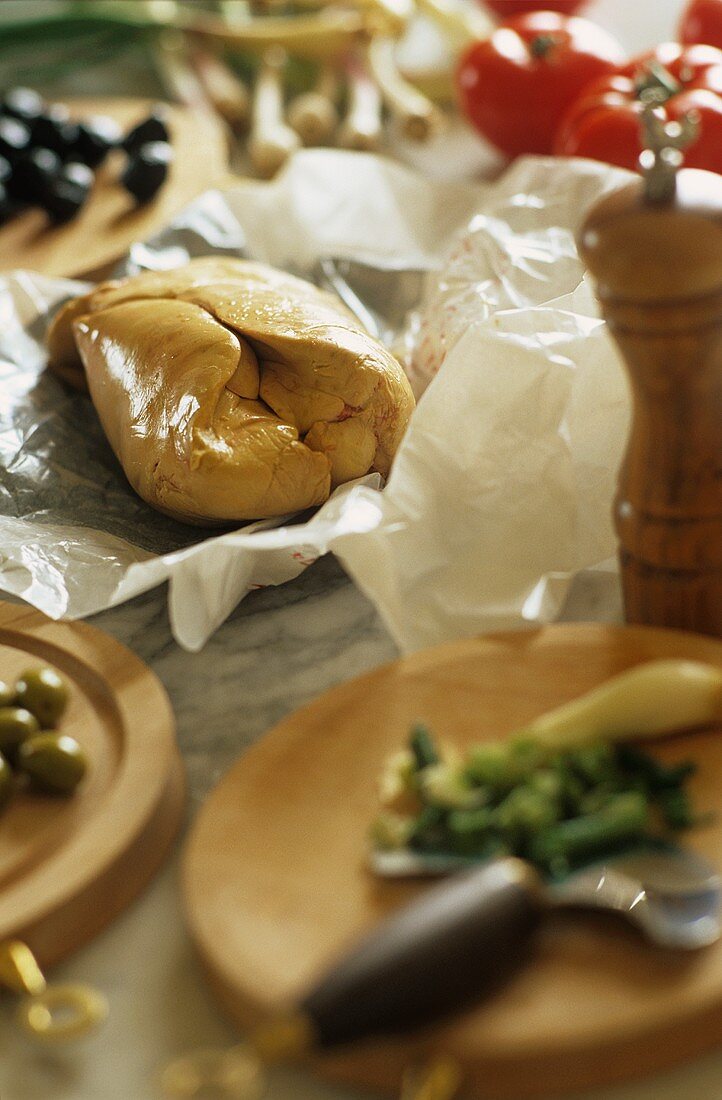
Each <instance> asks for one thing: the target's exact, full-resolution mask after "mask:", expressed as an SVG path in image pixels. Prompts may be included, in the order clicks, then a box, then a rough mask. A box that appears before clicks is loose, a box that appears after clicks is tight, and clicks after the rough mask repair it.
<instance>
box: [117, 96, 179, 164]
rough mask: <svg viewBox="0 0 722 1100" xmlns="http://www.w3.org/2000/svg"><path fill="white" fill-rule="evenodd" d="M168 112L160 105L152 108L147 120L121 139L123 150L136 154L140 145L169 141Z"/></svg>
mask: <svg viewBox="0 0 722 1100" xmlns="http://www.w3.org/2000/svg"><path fill="white" fill-rule="evenodd" d="M167 118H168V111H167V109H166V108H165V107H164V106H163V105H162V104H159V105H158V106H156V107H154V108H153V110H152V111H151V112H150V114H149V115H148V117H147V118H144V119H143V121H142V122H139V123H138V125H137V126H134V127H133V129H132V130H129V131H128V133H127V134H126V135H125V138H124V139H123V148H124V149H125V150H126V152H128V153H136V152H137V151H138V150H139V149H140V147H141V146H142V145H147V144H148V142H150V141H170V132H169V130H168V126H167V122H166V120H167Z"/></svg>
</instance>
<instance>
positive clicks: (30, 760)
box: [18, 732, 88, 794]
mask: <svg viewBox="0 0 722 1100" xmlns="http://www.w3.org/2000/svg"><path fill="white" fill-rule="evenodd" d="M18 765H19V767H20V768H21V769H22V770H23V771H24V772H25V774H26V775H28V776H29V777H30V779H31V780H32V781H33V784H34V785H35V786H36V787H37V788H38V789H39V790H41V791H45V792H46V793H47V794H72V793H73V791H74V790H75V788H76V787H77V786H78V784H79V783H80V781H81V779H82V778H83V776H84V775H85V773H86V771H87V768H88V763H87V760H86V757H85V753H84V752H83V750H82V749H81V747H80V745H79V744H78V742H77V741H76V740H75V738H74V737H68V735H67V734H65V733H52V732H45V733H36V734H35V735H34V736H33V737H29V738H28V740H27V741H23V743H22V745H21V746H20V749H19V750H18Z"/></svg>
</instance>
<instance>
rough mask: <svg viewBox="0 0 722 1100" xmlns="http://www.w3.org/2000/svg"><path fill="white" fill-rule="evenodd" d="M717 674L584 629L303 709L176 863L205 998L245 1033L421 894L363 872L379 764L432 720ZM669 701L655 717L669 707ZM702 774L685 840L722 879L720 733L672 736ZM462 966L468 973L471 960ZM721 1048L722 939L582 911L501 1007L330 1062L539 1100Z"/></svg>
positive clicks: (476, 720) (477, 645) (478, 651)
mask: <svg viewBox="0 0 722 1100" xmlns="http://www.w3.org/2000/svg"><path fill="white" fill-rule="evenodd" d="M673 656H675V657H687V658H693V659H698V660H704V661H711V662H714V663H716V664H718V665H722V643H720V642H717V641H714V640H712V639H706V638H702V637H700V636H696V635H691V634H682V633H676V632H672V631H660V630H651V629H645V628H634V627H629V628H622V627H606V626H597V625H591V624H579V625H568V626H567V625H564V626H551V627H546V628H544V629H540V630H533V631H528V632H526V631H525V632H519V633H514V634H501V635H493V636H488V637H485V638H479V639H476V640H470V641H464V642H455V643H451V644H448V645H444V646H440V647H439V648H436V649H432V650H427V651H425V652H421V653H418V654H415V655H414V656H411V657H409V658H407V659H405V660H401V661H398V662H396V663H394V664H391V665H389V666H387V667H385V668H381V669H379V670H377V671H375V672H372V673H371V674H370V675H367V676H364V677H362V678H361V679H358V680H354V681H352V682H350V683H348V684H345V685H343V686H342V687H339V688H337V689H336V690H334V691H331V692H330V693H328V694H327V695H324V696H322V697H321V698H319V699H318V700H317V701H316V702H314V703H312V704H311V705H310V706H308V707H306V708H305V709H304V710H301V711H298V712H297V713H295V714H293V715H291V716H290V717H289V718H287V719H286V720H285V721H283V722H282V723H281V724H280V725H278V726H277V727H276V728H275V729H274V730H272V731H271V733H269V734H268V736H267V737H265V738H264V739H263V740H262V741H261V742H260V743H259V744H258V745H257V746H255V747H254V748H252V749H251V750H250V751H249V752H248V753H246V755H245V756H244V757H243V758H242V759H241V760H240V761H239V762H238V763H237V764H236V765H235V767H234V768H232V769H231V771H230V772H229V773H228V774H227V775H226V777H225V778H224V779H223V781H222V782H221V783H220V785H219V786H218V787H217V789H216V790H215V792H214V793H213V794H212V795H211V797H210V798H209V799H208V801H207V802H206V804H205V806H204V807H203V809H202V811H201V813H200V815H199V817H198V819H197V821H196V823H195V827H194V829H193V832H192V834H191V837H190V839H189V842H188V847H187V851H186V856H185V864H184V890H185V900H186V907H187V914H188V919H189V923H190V928H191V932H192V935H193V937H194V938H195V941H196V943H197V946H198V948H199V951H200V954H201V957H202V960H203V963H204V965H205V968H206V970H207V973H208V976H209V978H210V981H211V984H212V986H213V989H214V990H215V992H216V994H217V995H218V996H219V998H220V999H221V1001H222V1003H223V1004H224V1006H225V1008H226V1009H227V1010H228V1011H229V1012H230V1014H231V1015H232V1016H233V1017H234V1018H235V1020H236V1021H237V1022H238V1023H239V1024H240V1025H241V1026H247V1025H249V1024H252V1023H253V1022H255V1021H257V1020H258V1019H259V1018H261V1017H262V1016H263V1015H264V1014H265V1013H267V1012H269V1011H271V1010H273V1009H274V1008H277V1007H278V1006H279V1005H281V1004H282V1003H283V1002H289V1001H292V1000H293V999H294V998H295V997H296V996H297V995H298V994H299V993H300V992H301V991H303V990H304V988H305V987H306V985H307V983H309V982H311V981H312V980H313V979H314V978H315V977H316V976H317V975H318V974H319V972H320V971H321V969H322V968H324V967H325V966H326V965H327V964H329V963H330V962H331V961H332V960H333V959H334V957H335V956H336V955H337V954H338V953H339V952H340V951H341V949H342V948H344V947H346V946H347V945H349V944H350V943H351V942H352V941H353V940H354V938H355V937H357V936H358V935H359V934H360V933H362V932H364V930H367V929H369V928H370V927H371V926H372V925H373V924H374V923H375V922H376V921H378V920H379V918H381V917H383V916H384V915H385V914H386V913H388V912H389V911H390V910H391V909H392V908H393V907H395V906H398V905H399V904H401V903H402V902H404V901H405V900H407V899H408V898H410V897H411V896H412V895H413V893H414V892H415V891H417V890H419V889H422V888H423V887H422V886H419V885H418V884H408V883H406V884H399V883H389V882H386V881H379V880H377V879H374V877H373V876H372V875H371V874H370V873H369V871H368V870H367V869H366V866H365V857H366V835H367V830H368V826H369V823H370V821H371V820H372V818H373V817H374V815H375V813H376V810H377V801H376V783H377V778H378V775H379V772H380V769H381V767H382V764H383V761H384V759H385V758H386V757H387V756H388V754H389V753H391V752H393V751H394V750H396V749H397V748H398V747H399V746H401V745H402V744H403V743H404V742H405V740H406V737H407V734H408V729H409V726H410V724H411V722H412V721H414V720H415V719H422V720H424V721H426V722H428V723H429V725H430V726H431V728H432V729H433V730H434V731H435V732H436V733H437V734H438V735H439V736H440V737H441V738H442V739H443V740H446V741H449V742H451V743H455V744H458V745H460V746H464V745H468V744H470V743H471V742H473V741H476V740H480V739H485V738H495V737H498V736H499V735H502V734H506V733H508V732H510V731H512V730H514V729H516V728H518V727H519V726H521V725H522V724H523V723H524V722H526V721H528V720H529V719H531V718H532V717H534V716H535V715H539V714H540V713H542V712H544V711H546V710H548V709H549V708H551V707H554V706H556V705H558V704H559V703H561V702H563V701H566V700H568V699H571V698H573V697H575V696H578V695H580V694H581V693H583V692H584V691H586V690H588V689H589V688H592V687H594V686H595V685H597V684H599V683H601V682H602V681H603V680H605V679H607V678H608V677H609V676H612V675H614V674H615V673H618V672H620V671H622V670H623V669H626V668H629V667H631V666H633V665H635V664H637V663H639V662H641V661H646V660H650V659H654V658H658V657H673ZM662 705H663V703H662ZM654 751H655V752H657V753H658V754H659V756H660V757H661V758H663V759H665V760H668V761H672V760H675V761H676V760H682V759H687V758H692V759H694V760H696V761H698V763H699V773H698V775H697V776H696V777H695V778H694V780H693V795H694V798H695V801H696V805H697V806H698V807H699V809H700V810H712V811H715V812H716V818H715V821H714V823H713V824H712V825H711V826H708V827H705V828H703V829H699V830H698V832H697V833H694V834H691V835H690V837H689V844H690V845H691V846H692V847H694V848H696V849H697V850H699V851H700V852H702V853H704V854H705V855H706V856H707V857H708V858H710V859H711V860H712V861H713V862H714V863H715V864H716V865H717V866H719V867H720V869H721V870H722V730H713V731H707V732H705V733H695V734H693V735H686V736H684V737H677V738H674V739H671V740H669V741H667V742H663V743H662V742H661V743H660V744H659V746H657V747H656V748H655V750H654ZM469 965H470V966H473V965H474V960H473V959H469ZM721 1038H722V943H720V944H717V945H716V946H715V947H712V948H709V949H706V950H704V951H702V952H697V953H691V954H682V953H675V952H671V951H665V950H662V949H660V948H656V947H653V946H651V945H650V944H649V943H647V942H646V941H645V940H644V939H643V938H642V936H641V934H640V933H639V932H637V931H636V930H635V929H633V928H632V927H630V926H628V925H626V924H625V923H624V922H623V921H621V920H619V919H615V918H613V917H610V916H604V915H600V914H596V915H594V914H590V913H574V914H572V913H570V912H569V913H566V914H561V913H559V914H554V915H550V916H549V917H548V919H547V920H546V922H545V924H544V927H543V930H542V933H541V936H540V939H539V942H538V945H537V949H536V951H535V953H534V956H533V960H532V962H531V964H530V965H529V966H528V967H527V968H526V969H524V970H522V971H520V972H518V973H517V974H516V976H515V977H514V978H513V979H512V980H511V981H510V982H509V983H508V984H507V985H506V986H505V987H504V988H502V989H501V990H499V992H498V993H497V994H496V995H495V996H494V997H493V998H492V999H490V1000H488V1001H486V1002H485V1003H484V1004H482V1005H480V1006H479V1007H478V1008H477V1009H475V1010H474V1011H472V1012H469V1013H467V1014H466V1015H464V1016H462V1017H459V1018H458V1019H457V1020H455V1021H453V1022H451V1023H447V1024H445V1025H444V1026H442V1027H439V1028H438V1029H435V1030H434V1031H433V1032H432V1033H430V1034H427V1035H425V1036H424V1037H417V1038H416V1039H414V1040H409V1041H404V1042H401V1041H399V1042H393V1043H392V1042H388V1043H383V1044H381V1043H374V1044H367V1045H364V1046H363V1047H362V1048H359V1049H356V1050H354V1051H349V1052H348V1053H346V1054H344V1055H343V1056H334V1057H333V1058H329V1059H326V1060H323V1061H321V1060H319V1061H318V1062H317V1068H318V1070H319V1072H321V1073H322V1074H324V1075H326V1076H328V1077H331V1078H333V1079H335V1080H339V1081H344V1082H348V1083H354V1084H359V1085H367V1086H371V1087H377V1088H383V1089H389V1090H392V1091H393V1090H396V1091H397V1090H398V1086H399V1081H400V1078H401V1073H402V1070H403V1068H404V1066H406V1065H408V1063H409V1061H410V1060H411V1059H412V1058H413V1057H414V1056H415V1055H416V1054H418V1053H420V1052H424V1053H429V1052H430V1051H436V1052H446V1053H448V1054H451V1055H453V1056H456V1057H458V1059H459V1060H460V1061H461V1063H462V1065H463V1068H464V1070H465V1072H466V1075H467V1082H468V1088H469V1095H471V1096H477V1097H486V1098H491V1097H519V1098H521V1097H532V1096H541V1095H544V1094H550V1093H556V1092H561V1091H564V1090H565V1089H572V1088H580V1087H584V1086H593V1085H600V1084H606V1083H609V1082H613V1081H618V1080H623V1079H626V1078H631V1077H634V1076H638V1075H641V1074H646V1073H650V1072H653V1071H655V1070H659V1069H661V1068H663V1067H666V1066H669V1065H671V1064H673V1063H674V1062H677V1061H679V1060H682V1059H684V1058H689V1057H691V1056H693V1055H694V1054H697V1053H698V1052H700V1051H702V1050H704V1049H705V1048H708V1047H710V1046H712V1045H713V1044H716V1043H719V1042H720V1041H721Z"/></svg>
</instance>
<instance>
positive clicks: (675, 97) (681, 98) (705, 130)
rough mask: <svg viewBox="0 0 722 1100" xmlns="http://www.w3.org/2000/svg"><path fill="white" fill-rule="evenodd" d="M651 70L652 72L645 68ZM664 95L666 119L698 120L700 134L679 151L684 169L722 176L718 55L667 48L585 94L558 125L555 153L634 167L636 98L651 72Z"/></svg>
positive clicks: (705, 49)
mask: <svg viewBox="0 0 722 1100" xmlns="http://www.w3.org/2000/svg"><path fill="white" fill-rule="evenodd" d="M650 66H651V67H650ZM655 71H656V72H657V74H658V75H659V77H661V81H662V83H661V85H659V84H658V86H661V87H662V89H663V91H665V92H666V97H667V98H666V101H665V102H664V104H663V106H664V109H665V111H666V113H667V116H668V118H670V119H674V120H675V121H677V120H679V119H680V118H681V117H682V115H684V114H685V113H686V112H688V111H692V110H694V111H696V112H697V114H698V115H699V122H700V133H699V137H698V138H697V140H696V141H695V142H694V143H693V144H692V145H690V146H689V147H688V148H687V149H685V151H684V163H685V164H686V165H687V167H688V168H706V169H708V170H709V171H711V172H722V50H716V49H715V48H714V46H679V45H677V43H675V42H668V43H666V44H664V45H662V46H658V47H657V49H656V50H655V51H654V52H653V53H652V54H646V55H645V56H643V57H640V58H637V59H636V60H635V61H632V62H630V64H629V65H627V66H625V68H624V69H621V70H620V71H619V72H618V73H616V74H614V75H613V76H606V77H602V78H601V79H600V80H595V81H594V83H593V84H590V85H589V86H588V87H587V88H585V89H584V91H583V93H582V95H581V96H580V98H579V99H578V100H577V101H576V103H574V104H572V106H571V107H570V108H569V110H568V112H567V114H566V115H565V117H564V118H563V119H562V122H561V125H560V127H559V130H558V132H557V136H556V139H555V142H554V152H555V153H558V154H560V155H562V156H574V157H591V158H592V159H593V160H603V161H607V163H609V164H618V165H619V166H620V167H621V168H631V169H632V170H634V169H635V168H636V167H637V162H638V160H639V154H640V153H641V151H642V142H641V122H640V115H641V111H642V103H641V100H640V94H641V92H642V90H643V88H644V86H645V84H646V85H647V86H648V84H649V80H650V74H652V75H651V79H652V80H654V79H655V78H654V75H653V73H654V72H655Z"/></svg>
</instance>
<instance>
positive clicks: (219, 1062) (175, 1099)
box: [160, 1043, 266, 1100]
mask: <svg viewBox="0 0 722 1100" xmlns="http://www.w3.org/2000/svg"><path fill="white" fill-rule="evenodd" d="M265 1085H266V1080H265V1073H264V1071H263V1063H262V1062H261V1060H260V1058H259V1057H258V1055H257V1054H256V1052H255V1051H254V1050H253V1049H252V1047H250V1046H248V1045H246V1044H244V1043H240V1044H239V1045H238V1046H234V1047H230V1048H229V1049H228V1050H198V1051H194V1052H193V1053H192V1054H189V1055H187V1056H186V1057H183V1058H178V1059H176V1061H175V1062H171V1063H170V1065H168V1066H166V1067H165V1069H164V1070H163V1072H162V1073H161V1075H160V1087H161V1089H162V1092H163V1096H165V1097H167V1098H168V1100H195V1098H196V1097H201V1096H202V1097H203V1098H204V1100H207V1098H210V1097H217V1098H218V1100H260V1097H261V1096H262V1095H263V1093H264V1090H265Z"/></svg>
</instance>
